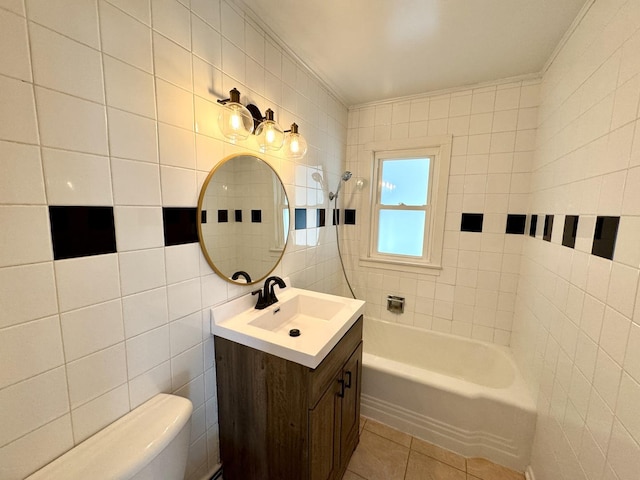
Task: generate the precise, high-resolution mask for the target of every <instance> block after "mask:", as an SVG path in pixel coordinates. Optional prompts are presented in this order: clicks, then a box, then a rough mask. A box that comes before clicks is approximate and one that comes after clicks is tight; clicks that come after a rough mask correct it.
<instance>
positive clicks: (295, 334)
mask: <svg viewBox="0 0 640 480" xmlns="http://www.w3.org/2000/svg"><path fill="white" fill-rule="evenodd" d="M289 336H290V337H299V336H300V330H298V329H297V328H292V329H291V330H289Z"/></svg>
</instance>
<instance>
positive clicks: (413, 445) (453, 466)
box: [343, 417, 524, 480]
mask: <svg viewBox="0 0 640 480" xmlns="http://www.w3.org/2000/svg"><path fill="white" fill-rule="evenodd" d="M343 480H524V475H522V474H521V473H518V472H515V471H513V470H510V469H508V468H506V467H502V466H500V465H496V464H495V463H492V462H490V461H488V460H485V459H483V458H465V457H462V456H460V455H458V454H456V453H453V452H450V451H449V450H444V449H442V448H440V447H437V446H435V445H432V444H430V443H427V442H425V441H423V440H420V439H418V438H415V437H412V436H411V435H408V434H406V433H403V432H400V431H398V430H394V429H393V428H391V427H388V426H386V425H383V424H381V423H378V422H376V421H374V420H371V419H366V418H364V417H362V418H361V421H360V443H359V444H358V447H357V448H356V450H355V452H353V456H352V457H351V462H349V466H348V467H347V472H346V473H345V475H344V477H343Z"/></svg>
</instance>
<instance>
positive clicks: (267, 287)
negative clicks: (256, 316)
mask: <svg viewBox="0 0 640 480" xmlns="http://www.w3.org/2000/svg"><path fill="white" fill-rule="evenodd" d="M275 285H278V286H279V287H280V288H284V287H286V286H287V284H286V283H284V280H282V279H281V278H280V277H275V276H274V277H268V278H267V279H266V280H265V281H264V289H262V290H261V289H258V290H254V291H253V292H251V294H252V295H256V294H257V295H258V301H257V303H256V308H257V309H258V310H262V309H263V308H267V307H268V306H269V305H273V304H274V303H276V302H277V301H278V297H276V293H275V292H274V290H273V288H274V286H275Z"/></svg>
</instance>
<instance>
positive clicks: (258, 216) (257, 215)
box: [251, 210, 262, 223]
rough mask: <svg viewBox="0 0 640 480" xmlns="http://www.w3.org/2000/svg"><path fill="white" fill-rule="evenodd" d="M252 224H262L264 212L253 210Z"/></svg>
mask: <svg viewBox="0 0 640 480" xmlns="http://www.w3.org/2000/svg"><path fill="white" fill-rule="evenodd" d="M251 223H262V210H251Z"/></svg>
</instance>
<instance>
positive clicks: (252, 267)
mask: <svg viewBox="0 0 640 480" xmlns="http://www.w3.org/2000/svg"><path fill="white" fill-rule="evenodd" d="M198 230H199V234H200V245H201V247H202V251H203V253H204V256H205V257H206V259H207V261H208V262H209V265H211V267H212V268H213V269H214V270H215V271H216V273H218V275H220V276H221V277H222V278H224V279H225V280H227V281H229V282H232V283H257V282H259V281H261V280H263V279H264V278H265V277H266V276H267V275H268V274H269V273H270V272H271V271H272V270H273V269H274V268H275V267H276V266H277V264H278V262H279V261H280V258H281V257H282V254H283V253H284V248H285V245H286V243H287V236H288V233H289V206H288V201H287V194H286V192H285V190H284V186H283V185H282V182H281V180H280V177H278V175H277V174H276V172H275V171H274V170H273V169H272V168H271V166H270V165H269V164H267V163H266V162H264V161H263V160H262V159H260V158H258V157H255V156H253V155H249V154H242V155H233V156H231V157H229V158H226V159H225V160H223V161H222V162H221V163H219V164H218V165H217V166H216V167H215V168H214V169H213V170H212V171H211V173H209V176H208V177H207V179H206V181H205V183H204V185H203V186H202V190H201V192H200V199H199V201H198Z"/></svg>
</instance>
